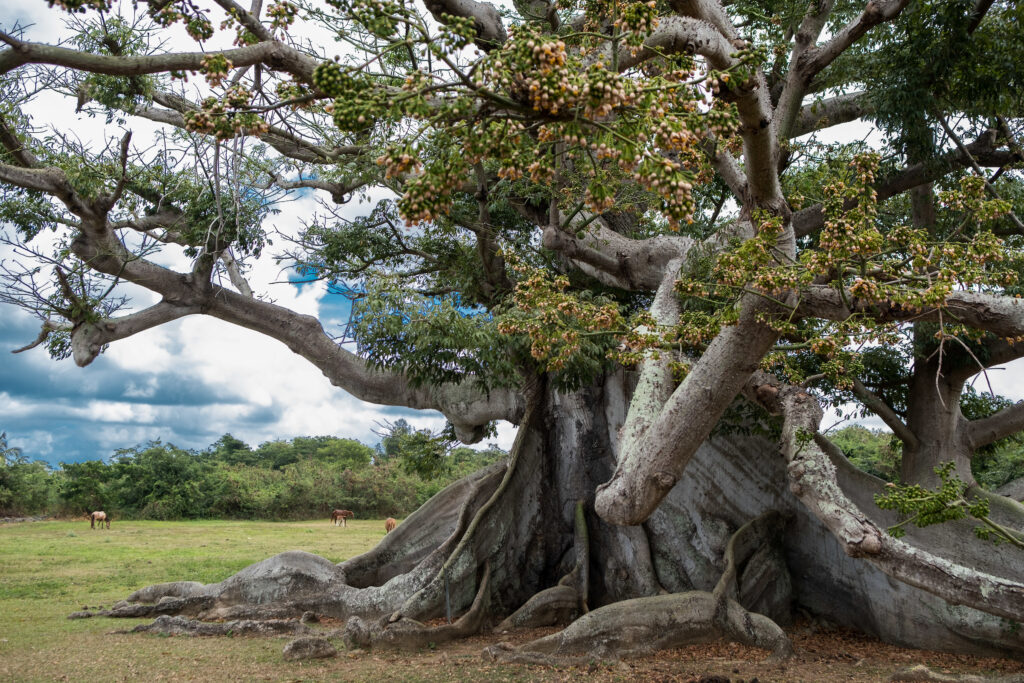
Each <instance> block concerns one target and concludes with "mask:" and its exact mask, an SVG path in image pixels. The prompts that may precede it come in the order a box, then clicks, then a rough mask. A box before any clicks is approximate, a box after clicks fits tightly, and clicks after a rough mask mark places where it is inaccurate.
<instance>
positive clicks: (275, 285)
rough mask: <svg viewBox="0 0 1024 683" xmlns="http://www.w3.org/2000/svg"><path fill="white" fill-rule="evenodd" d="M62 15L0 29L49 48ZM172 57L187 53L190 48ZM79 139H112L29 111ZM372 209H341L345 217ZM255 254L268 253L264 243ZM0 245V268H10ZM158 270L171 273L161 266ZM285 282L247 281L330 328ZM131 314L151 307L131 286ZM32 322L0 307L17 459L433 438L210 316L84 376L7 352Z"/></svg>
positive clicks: (418, 416)
mask: <svg viewBox="0 0 1024 683" xmlns="http://www.w3.org/2000/svg"><path fill="white" fill-rule="evenodd" d="M61 20H62V13H61V12H59V11H58V10H56V9H48V8H47V7H46V4H45V3H42V2H39V3H19V4H17V5H14V4H6V3H2V2H0V28H2V29H10V28H11V27H12V26H13V25H14V24H15V23H16V22H17V23H20V24H21V25H31V28H30V29H29V31H28V33H27V37H28V39H30V40H38V41H40V42H43V41H52V40H53V36H54V35H59V34H60V33H61V31H62V27H61ZM183 49H195V48H194V44H192V46H191V47H188V44H187V43H184V44H183ZM43 109H45V117H48V118H49V119H50V120H51V121H52V122H53V124H54V125H55V126H58V127H60V128H63V129H65V130H71V131H74V132H75V133H76V134H77V135H79V136H80V137H82V138H83V139H93V140H99V139H102V138H103V137H110V136H114V137H120V134H121V132H120V130H118V129H117V128H116V126H111V125H107V124H106V123H105V121H104V120H103V118H102V117H89V116H87V115H86V114H85V113H82V114H75V102H74V101H67V100H62V99H61V98H59V97H57V96H53V97H50V98H48V99H46V100H45V102H44V105H43V107H41V108H39V109H38V110H37V111H36V112H35V114H36V115H37V116H38V117H39V120H42V119H43V118H44V112H43ZM132 128H133V130H134V131H135V133H134V135H133V139H132V140H133V144H139V145H144V144H145V140H146V139H148V138H147V136H148V135H151V134H152V132H153V130H155V129H154V127H153V126H150V125H148V124H147V123H146V122H141V123H139V124H138V125H136V122H135V121H133V122H132ZM370 206H372V204H361V205H354V206H353V207H352V211H361V210H368V209H369V207H370ZM279 208H280V210H281V213H280V214H278V215H276V216H272V217H271V218H270V219H269V222H268V230H269V231H272V230H275V229H276V230H281V231H283V232H286V233H293V232H294V229H295V227H296V226H297V225H299V224H300V221H301V220H302V217H303V216H305V215H309V214H310V213H312V212H313V211H314V210H315V209H316V202H315V198H314V196H313V194H312V193H308V194H305V195H303V196H302V197H300V198H299V199H298V200H296V201H292V202H288V203H286V204H283V205H281V206H280V207H279ZM266 251H267V252H270V254H269V255H270V256H272V255H273V254H274V253H275V250H274V248H273V247H269V248H268V249H267V250H266ZM10 256H11V253H10V250H9V249H6V250H5V249H4V248H3V247H2V246H0V259H3V258H10ZM167 259H169V260H160V262H161V263H162V264H164V265H177V266H178V267H179V268H181V267H182V266H185V267H187V264H185V263H184V262H179V263H177V264H175V263H174V260H173V259H174V257H173V256H168V257H167ZM290 277H291V278H293V279H294V274H293V273H289V272H287V271H282V269H281V267H280V266H278V265H277V264H276V263H275V262H274V261H273V259H272V258H264V259H261V260H260V261H258V262H257V263H256V264H255V266H254V268H253V270H252V271H251V273H250V274H249V280H250V284H251V285H252V286H253V289H254V290H255V291H257V292H262V293H266V294H268V295H269V296H270V297H271V298H272V299H274V300H275V301H276V302H277V303H279V304H281V305H284V306H287V307H289V308H291V309H293V310H296V311H299V312H302V313H306V314H309V315H314V316H316V317H318V318H319V319H320V320H321V322H322V324H323V326H324V328H325V329H326V330H327V331H329V332H340V331H341V329H342V328H343V326H344V324H345V322H346V321H347V316H348V311H349V305H348V301H347V300H346V299H345V298H344V297H341V296H337V295H329V294H328V293H327V292H326V291H325V289H324V287H323V286H321V285H319V284H307V285H302V286H298V285H295V284H290V283H289V282H288V280H289V278H290ZM136 294H137V296H138V298H137V299H136V301H135V307H134V310H139V309H140V308H142V307H144V306H146V305H150V304H152V303H154V302H155V298H154V297H152V296H151V295H150V294H149V293H148V292H144V291H142V290H138V292H136ZM39 329H40V328H39V322H38V321H37V320H36V319H35V318H34V317H33V316H31V315H30V314H28V313H27V312H25V311H23V310H21V309H19V308H17V307H15V306H12V305H8V304H0V432H6V434H7V439H8V443H9V445H11V446H15V447H18V448H20V449H21V450H22V454H23V455H24V456H25V457H27V458H28V459H30V460H36V459H39V460H44V461H46V462H48V463H50V464H51V465H57V464H58V463H60V462H79V461H82V460H93V459H100V458H103V459H106V458H109V457H110V456H111V455H113V454H114V452H115V451H116V450H118V449H121V448H130V447H132V446H136V445H140V444H144V443H146V442H148V441H151V440H156V439H160V440H161V441H163V442H164V443H173V444H174V445H176V446H178V447H180V448H188V449H197V450H199V449H204V448H206V447H208V446H209V445H211V444H212V443H213V442H214V441H216V440H217V439H218V438H220V437H221V436H222V435H223V434H225V433H230V434H232V435H234V436H235V437H237V438H239V439H241V440H243V441H245V442H246V443H248V444H250V445H252V446H257V445H259V444H260V443H263V442H266V441H271V440H275V439H292V438H294V437H298V436H316V435H333V436H340V437H346V438H354V439H359V440H360V441H363V442H364V443H368V444H373V443H376V442H377V441H379V436H378V435H377V434H376V432H377V431H379V430H380V429H381V424H382V423H384V422H385V421H390V422H394V421H395V420H397V419H399V418H404V419H405V420H406V421H407V422H409V423H410V424H412V425H413V426H414V427H416V428H429V429H440V428H441V427H442V426H443V425H444V418H443V417H442V416H441V415H440V413H437V412H434V411H414V410H408V409H404V408H397V407H385V406H376V405H373V404H368V403H364V402H362V401H359V400H357V399H355V398H353V397H352V396H350V395H349V394H347V393H346V392H344V391H342V390H341V389H338V388H336V387H333V386H331V384H330V383H329V382H328V381H327V379H326V378H325V377H324V376H323V375H322V374H320V372H319V371H318V370H316V369H315V368H314V367H313V366H312V365H311V364H309V363H308V362H307V361H306V360H305V359H303V358H301V357H300V356H298V355H296V354H294V353H292V352H291V351H289V350H288V348H287V347H285V346H284V345H283V344H281V343H280V342H277V341H274V340H272V339H270V338H267V337H264V336H262V335H259V334H257V333H255V332H251V331H249V330H246V329H243V328H240V327H236V326H232V325H230V324H228V323H224V322H221V321H218V320H214V319H212V318H204V317H202V316H190V317H188V318H185V319H182V320H178V321H175V322H172V323H169V324H166V325H162V326H160V327H158V328H155V329H151V330H147V331H145V332H143V333H141V334H138V335H135V336H133V337H130V338H128V339H125V340H122V341H119V342H116V343H114V344H112V345H111V346H110V348H109V349H108V351H107V352H105V353H104V354H102V355H100V356H99V358H97V359H96V360H95V361H94V362H93V363H92V364H90V365H89V366H87V367H85V368H80V367H77V366H76V365H75V363H74V361H73V360H71V359H66V360H61V361H54V360H52V359H50V357H49V356H48V354H47V353H46V350H45V349H43V348H42V347H37V348H35V349H31V350H29V351H26V352H24V353H19V354H16V355H12V354H11V353H9V352H10V351H11V350H13V349H16V348H19V347H22V346H25V345H26V344H28V343H30V342H32V341H33V340H34V339H35V338H36V336H37V335H38V334H39ZM514 435H515V428H514V427H513V426H512V425H510V424H508V423H501V424H500V425H499V429H498V435H497V437H495V438H492V439H489V440H488V441H487V442H485V443H484V444H480V445H479V446H480V447H483V446H485V445H486V444H488V443H497V444H498V445H499V446H501V447H503V448H508V447H510V446H511V443H512V439H513V437H514Z"/></svg>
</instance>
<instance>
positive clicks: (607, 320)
mask: <svg viewBox="0 0 1024 683" xmlns="http://www.w3.org/2000/svg"><path fill="white" fill-rule="evenodd" d="M515 270H516V271H518V272H519V273H520V274H521V275H522V279H520V280H519V282H518V283H517V284H516V289H515V293H514V301H515V309H514V310H512V311H510V312H508V313H507V314H505V315H504V316H502V317H501V319H499V321H498V331H499V332H500V333H502V334H508V335H525V336H526V337H527V338H528V339H529V341H530V355H531V356H532V357H533V359H534V360H535V361H537V362H538V364H540V366H541V367H542V368H543V369H544V370H545V371H547V372H560V371H562V370H564V369H566V368H567V367H568V366H569V365H570V364H572V363H573V362H575V361H576V360H578V357H579V356H580V355H581V354H586V353H587V352H589V353H594V352H595V351H598V352H600V353H601V354H602V356H605V357H606V356H607V354H608V350H607V349H606V346H608V345H609V344H610V342H611V341H613V340H614V338H615V336H616V335H619V334H623V333H624V332H625V330H624V329H622V328H623V327H624V324H625V321H624V320H623V318H622V315H621V313H620V312H619V308H618V306H617V305H616V304H615V303H613V302H611V301H608V300H605V299H602V298H600V297H592V296H591V295H590V293H589V292H585V293H578V292H573V291H571V290H570V289H569V280H568V278H566V277H565V276H564V275H559V276H555V277H553V278H552V277H551V276H550V274H548V273H547V272H545V271H542V270H539V269H532V268H526V267H523V266H516V267H515ZM598 337H601V338H604V339H605V340H606V341H607V342H608V344H606V345H605V346H600V347H596V346H594V342H593V340H594V339H596V338H598ZM585 346H586V347H588V348H586V349H584V347H585Z"/></svg>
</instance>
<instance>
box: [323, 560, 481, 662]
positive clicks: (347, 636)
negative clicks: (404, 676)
mask: <svg viewBox="0 0 1024 683" xmlns="http://www.w3.org/2000/svg"><path fill="white" fill-rule="evenodd" d="M490 575H491V567H490V563H487V564H485V565H484V575H483V578H482V579H481V580H480V588H479V589H478V590H477V594H476V598H475V599H474V600H473V604H472V606H471V607H470V608H469V611H468V612H466V613H465V614H464V615H462V616H461V617H459V619H458V620H456V621H455V623H453V624H444V625H442V626H427V625H426V624H423V623H422V622H419V621H416V620H415V619H410V618H408V617H403V616H397V617H396V618H394V620H393V621H389V622H388V623H385V624H382V625H370V624H367V623H366V622H364V621H363V620H362V619H360V618H359V617H351V618H350V619H349V620H348V623H347V624H345V633H344V635H343V638H344V640H345V646H346V647H349V648H357V647H358V648H388V649H394V650H417V649H420V648H424V647H427V646H430V645H438V644H440V643H446V642H448V641H451V640H455V639H457V638H465V637H467V636H471V635H475V634H477V633H479V632H480V630H481V629H482V627H483V624H484V620H485V619H486V618H487V607H488V602H489V601H488V596H489V595H490Z"/></svg>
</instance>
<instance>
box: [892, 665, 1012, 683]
mask: <svg viewBox="0 0 1024 683" xmlns="http://www.w3.org/2000/svg"><path fill="white" fill-rule="evenodd" d="M889 680H890V681H918V682H920V683H925V682H934V683H1024V675H1010V676H995V677H992V678H989V677H986V676H976V675H974V674H946V673H941V672H939V671H933V670H932V669H929V668H928V667H927V666H925V665H924V664H918V665H917V666H911V667H908V668H906V669H903V670H901V671H897V672H896V673H894V674H893V675H892V677H890V678H889Z"/></svg>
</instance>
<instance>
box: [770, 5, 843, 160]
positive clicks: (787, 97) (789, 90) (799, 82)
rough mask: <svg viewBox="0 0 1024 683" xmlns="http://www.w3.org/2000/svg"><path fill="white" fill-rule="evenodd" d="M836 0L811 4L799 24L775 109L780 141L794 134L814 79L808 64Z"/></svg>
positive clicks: (776, 127)
mask: <svg viewBox="0 0 1024 683" xmlns="http://www.w3.org/2000/svg"><path fill="white" fill-rule="evenodd" d="M833 4H834V0H821V1H820V2H815V3H811V5H810V6H809V7H808V9H807V14H806V15H805V16H804V19H803V21H802V22H801V23H800V29H799V30H798V31H797V32H796V36H795V44H794V45H793V53H792V55H791V56H790V60H789V74H788V75H787V76H786V82H785V84H784V85H783V87H782V94H781V95H780V97H779V103H778V106H777V107H776V109H775V129H776V131H777V135H778V136H779V139H780V140H786V139H788V138H790V137H793V135H792V134H791V132H790V131H791V129H792V128H793V121H794V120H795V119H796V115H797V113H798V111H799V109H800V102H801V101H802V100H803V98H804V93H805V91H806V89H807V85H808V84H809V83H810V82H811V79H812V78H813V77H814V74H809V73H807V68H806V63H807V62H808V61H809V57H810V56H811V55H812V54H813V52H814V45H815V43H817V42H818V36H820V35H821V31H822V29H824V28H825V22H826V21H827V20H828V16H829V15H830V14H831V13H832V5H833Z"/></svg>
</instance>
